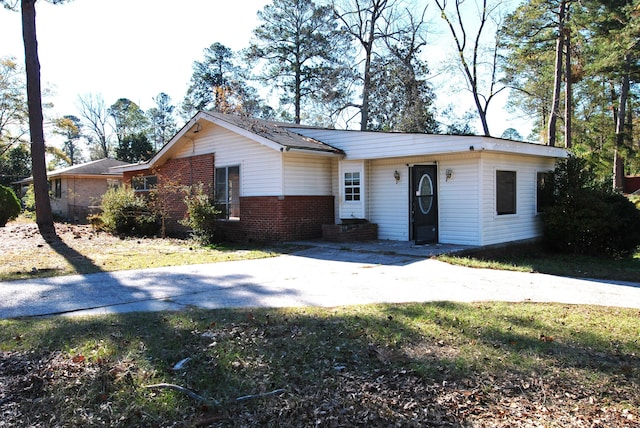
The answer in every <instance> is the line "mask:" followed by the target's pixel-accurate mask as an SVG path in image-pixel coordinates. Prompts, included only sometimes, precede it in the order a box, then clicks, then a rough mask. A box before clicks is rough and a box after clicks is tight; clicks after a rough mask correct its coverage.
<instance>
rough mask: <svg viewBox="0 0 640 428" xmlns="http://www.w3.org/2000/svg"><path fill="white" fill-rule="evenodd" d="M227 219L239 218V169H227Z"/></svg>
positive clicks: (235, 167)
mask: <svg viewBox="0 0 640 428" xmlns="http://www.w3.org/2000/svg"><path fill="white" fill-rule="evenodd" d="M228 173H229V190H228V193H229V211H228V212H229V217H240V167H239V166H231V167H229V171H228Z"/></svg>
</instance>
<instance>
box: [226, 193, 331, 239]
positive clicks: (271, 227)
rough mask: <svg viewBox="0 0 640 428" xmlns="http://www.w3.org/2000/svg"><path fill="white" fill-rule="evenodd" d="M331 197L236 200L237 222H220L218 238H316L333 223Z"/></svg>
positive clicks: (254, 197)
mask: <svg viewBox="0 0 640 428" xmlns="http://www.w3.org/2000/svg"><path fill="white" fill-rule="evenodd" d="M333 200H334V198H333V196H250V197H241V198H240V220H237V221H234V220H227V221H221V222H220V224H219V233H220V236H221V237H222V238H224V239H225V240H229V241H236V242H282V241H296V240H301V239H313V238H320V237H321V236H322V225H323V224H325V223H329V222H333V221H334V217H333V216H334V209H333V203H334V202H333Z"/></svg>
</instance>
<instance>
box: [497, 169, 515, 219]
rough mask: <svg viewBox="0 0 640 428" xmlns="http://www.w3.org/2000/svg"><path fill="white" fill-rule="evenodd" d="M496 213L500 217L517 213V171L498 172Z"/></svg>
mask: <svg viewBox="0 0 640 428" xmlns="http://www.w3.org/2000/svg"><path fill="white" fill-rule="evenodd" d="M496 212H497V213H498V215H502V214H515V213H516V173H515V171H496Z"/></svg>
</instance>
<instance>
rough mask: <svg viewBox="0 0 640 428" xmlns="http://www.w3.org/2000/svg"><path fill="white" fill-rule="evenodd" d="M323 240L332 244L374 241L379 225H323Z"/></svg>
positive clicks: (376, 237)
mask: <svg viewBox="0 0 640 428" xmlns="http://www.w3.org/2000/svg"><path fill="white" fill-rule="evenodd" d="M322 239H324V240H325V241H330V242H356V241H374V240H376V239H378V225H377V224H374V223H353V224H349V223H343V224H323V225H322Z"/></svg>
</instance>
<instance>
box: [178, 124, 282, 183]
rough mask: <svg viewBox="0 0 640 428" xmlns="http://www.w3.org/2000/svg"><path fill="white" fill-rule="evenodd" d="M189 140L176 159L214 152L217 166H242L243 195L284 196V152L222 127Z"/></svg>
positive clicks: (216, 127)
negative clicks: (191, 140)
mask: <svg viewBox="0 0 640 428" xmlns="http://www.w3.org/2000/svg"><path fill="white" fill-rule="evenodd" d="M201 134H202V135H203V136H202V137H200V138H195V139H194V140H193V143H194V144H191V142H190V141H189V142H187V143H185V144H184V146H183V147H182V150H181V151H179V152H177V153H176V155H175V157H176V158H184V157H189V156H198V155H202V154H207V153H213V154H214V157H215V159H214V163H215V166H216V168H219V167H226V166H234V165H238V166H240V196H274V195H283V194H284V192H283V180H282V154H281V153H280V152H279V151H277V150H274V149H272V148H269V147H265V146H263V145H261V144H259V143H256V142H255V141H252V140H250V139H248V138H246V137H244V136H242V135H238V134H235V133H233V132H231V131H229V130H226V129H224V128H222V127H219V126H214V128H213V132H211V133H201Z"/></svg>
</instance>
